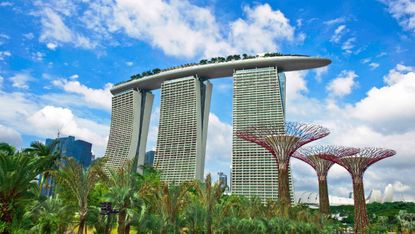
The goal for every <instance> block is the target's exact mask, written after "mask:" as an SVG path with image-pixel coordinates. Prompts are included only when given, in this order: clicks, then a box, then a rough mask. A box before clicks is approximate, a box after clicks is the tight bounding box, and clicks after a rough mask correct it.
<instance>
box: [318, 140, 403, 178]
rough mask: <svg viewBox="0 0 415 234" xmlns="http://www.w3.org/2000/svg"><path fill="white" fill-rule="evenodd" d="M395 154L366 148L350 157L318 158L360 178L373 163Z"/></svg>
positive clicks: (385, 150) (327, 156)
mask: <svg viewBox="0 0 415 234" xmlns="http://www.w3.org/2000/svg"><path fill="white" fill-rule="evenodd" d="M395 154H396V151H394V150H390V149H383V148H374V147H366V148H362V149H360V152H359V153H357V154H354V155H350V156H344V157H339V156H336V155H320V156H319V157H320V158H322V159H325V160H329V161H332V162H335V163H337V164H339V165H340V166H343V167H344V168H346V170H348V171H349V172H350V174H351V175H352V176H362V175H363V173H364V172H365V171H366V169H367V168H368V167H369V166H370V165H372V164H373V163H375V162H377V161H379V160H382V159H384V158H387V157H391V156H393V155H395Z"/></svg>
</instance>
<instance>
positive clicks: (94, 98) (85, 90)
mask: <svg viewBox="0 0 415 234" xmlns="http://www.w3.org/2000/svg"><path fill="white" fill-rule="evenodd" d="M52 84H53V85H55V86H57V87H60V88H62V89H63V90H65V91H66V92H69V93H76V94H79V95H81V96H82V98H83V99H84V100H85V102H87V103H88V104H90V105H92V106H93V107H98V108H102V109H105V110H111V98H112V95H111V93H110V89H111V87H112V84H111V83H107V84H106V85H105V86H104V88H103V89H93V88H89V87H87V86H85V85H83V84H81V83H80V82H79V81H73V80H66V79H60V80H54V81H52Z"/></svg>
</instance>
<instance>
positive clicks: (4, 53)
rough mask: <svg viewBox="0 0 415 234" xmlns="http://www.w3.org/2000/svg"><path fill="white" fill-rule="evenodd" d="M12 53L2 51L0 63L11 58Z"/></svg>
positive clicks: (0, 52)
mask: <svg viewBox="0 0 415 234" xmlns="http://www.w3.org/2000/svg"><path fill="white" fill-rule="evenodd" d="M11 55H12V53H10V51H7V50H6V51H0V61H2V60H4V59H5V58H7V57H10V56H11Z"/></svg>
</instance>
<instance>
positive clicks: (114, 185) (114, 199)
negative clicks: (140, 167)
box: [107, 161, 142, 234]
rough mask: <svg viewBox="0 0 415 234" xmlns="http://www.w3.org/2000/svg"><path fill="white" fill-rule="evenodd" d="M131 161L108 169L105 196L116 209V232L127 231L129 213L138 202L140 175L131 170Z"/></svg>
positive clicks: (129, 222) (129, 221)
mask: <svg viewBox="0 0 415 234" xmlns="http://www.w3.org/2000/svg"><path fill="white" fill-rule="evenodd" d="M133 168H134V167H133V162H131V161H129V162H127V163H125V165H124V166H122V167H120V168H119V169H118V170H112V169H109V170H108V171H109V176H108V180H107V182H108V187H109V192H108V194H107V197H108V199H109V201H110V202H111V203H112V204H113V206H114V208H115V209H117V210H118V212H119V214H118V233H119V234H124V233H128V231H129V229H130V225H131V221H132V219H131V215H133V214H134V213H135V212H134V211H133V210H132V208H133V207H135V204H137V205H138V204H139V203H140V200H141V199H140V198H139V196H138V191H139V188H140V187H141V183H142V179H141V176H140V175H139V174H138V173H137V172H135V170H133Z"/></svg>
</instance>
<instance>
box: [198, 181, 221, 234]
mask: <svg viewBox="0 0 415 234" xmlns="http://www.w3.org/2000/svg"><path fill="white" fill-rule="evenodd" d="M194 187H195V189H196V192H197V193H198V195H199V197H200V199H201V201H202V204H203V206H204V208H205V209H206V228H207V233H208V234H211V233H212V215H213V210H214V208H215V205H216V204H217V203H218V202H219V199H220V198H221V196H222V194H223V192H224V188H223V186H222V184H221V183H220V182H217V183H215V184H212V177H211V175H210V174H208V175H207V176H206V179H205V183H204V184H201V183H198V182H196V183H194Z"/></svg>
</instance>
